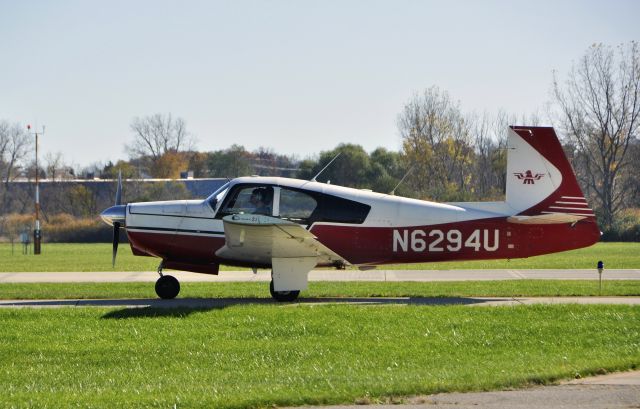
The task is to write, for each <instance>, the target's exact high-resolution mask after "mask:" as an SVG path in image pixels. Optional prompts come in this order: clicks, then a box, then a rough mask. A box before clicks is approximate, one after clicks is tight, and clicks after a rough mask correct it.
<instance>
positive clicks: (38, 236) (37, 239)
mask: <svg viewBox="0 0 640 409" xmlns="http://www.w3.org/2000/svg"><path fill="white" fill-rule="evenodd" d="M27 130H29V131H31V125H27ZM40 134H41V135H44V126H43V127H42V132H40ZM35 135H36V227H35V229H34V230H33V254H40V244H41V240H42V233H41V231H40V183H39V180H38V174H39V173H40V172H39V169H38V131H37V130H36V131H35Z"/></svg>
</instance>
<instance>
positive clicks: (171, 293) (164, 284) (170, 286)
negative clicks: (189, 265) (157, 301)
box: [156, 263, 180, 300]
mask: <svg viewBox="0 0 640 409" xmlns="http://www.w3.org/2000/svg"><path fill="white" fill-rule="evenodd" d="M158 274H160V278H158V281H156V294H158V297H160V298H162V299H163V300H171V299H173V298H176V296H177V295H178V293H179V292H180V282H179V281H178V279H177V278H175V277H174V276H165V275H162V263H160V266H159V267H158Z"/></svg>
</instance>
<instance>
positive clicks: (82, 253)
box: [0, 243, 640, 272]
mask: <svg viewBox="0 0 640 409" xmlns="http://www.w3.org/2000/svg"><path fill="white" fill-rule="evenodd" d="M21 251H22V250H21V247H20V245H16V246H15V249H14V254H12V252H11V245H10V244H6V243H5V244H0V260H2V261H1V262H0V272H22V271H111V270H114V269H113V268H112V267H111V244H104V243H101V244H62V243H51V244H49V243H45V244H43V246H42V254H41V255H38V256H34V255H23V254H22V253H21ZM598 260H603V261H604V262H605V267H606V268H640V243H598V244H596V245H595V246H592V247H589V248H586V249H580V250H573V251H568V252H564V253H556V254H549V255H545V256H538V257H531V258H528V259H514V260H510V261H507V260H486V261H465V262H445V263H424V264H401V265H391V266H381V267H380V268H382V269H416V270H452V269H485V268H486V269H536V268H594V267H595V265H596V262H597V261H598ZM158 262H159V260H158V259H156V258H152V257H136V256H133V255H132V254H131V250H130V249H129V248H128V245H127V244H122V245H121V246H120V249H119V253H118V259H117V262H116V267H115V270H116V271H155V270H156V268H157V266H158ZM222 269H226V270H237V267H225V266H222Z"/></svg>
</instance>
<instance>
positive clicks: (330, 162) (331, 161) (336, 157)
mask: <svg viewBox="0 0 640 409" xmlns="http://www.w3.org/2000/svg"><path fill="white" fill-rule="evenodd" d="M341 153H342V152H338V154H337V155H336V156H334V158H333V159H331V160H330V161H329V163H327V166H325V167H324V168H322V170H321V171H320V172H318V174H317V175H315V176H314V177H313V179H311V181H312V182H317V181H316V178H317V177H318V176H320V174H321V173H322V172H324V170H325V169H326V168H328V167H329V165H331V164H332V163H333V161H334V160H336V159H338V156H340V154H341Z"/></svg>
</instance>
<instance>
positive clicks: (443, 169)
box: [398, 87, 474, 200]
mask: <svg viewBox="0 0 640 409" xmlns="http://www.w3.org/2000/svg"><path fill="white" fill-rule="evenodd" d="M398 129H399V131H400V135H401V137H402V141H403V151H404V153H405V155H406V157H407V159H408V160H409V162H410V163H411V164H412V165H413V166H415V168H414V169H415V170H414V171H413V172H412V175H411V182H410V183H412V184H413V185H414V188H415V189H416V190H418V191H420V192H421V193H422V195H423V196H427V197H431V198H437V199H444V200H448V199H456V200H457V199H462V198H463V197H462V196H464V195H465V194H466V193H468V191H465V188H466V187H467V186H468V184H469V182H470V178H471V177H472V170H473V154H474V152H473V146H472V145H471V134H470V129H469V124H468V122H467V121H466V120H465V118H464V117H463V115H462V113H461V111H460V108H459V106H458V104H457V103H455V102H453V101H452V100H451V99H450V98H449V95H448V94H447V93H446V92H444V91H440V90H439V89H438V88H437V87H431V88H429V89H427V90H425V91H424V93H423V94H421V95H419V94H416V95H415V96H414V97H413V98H412V99H411V100H410V101H409V102H408V103H407V104H406V105H405V107H404V109H403V111H402V113H401V114H400V115H399V117H398Z"/></svg>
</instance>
